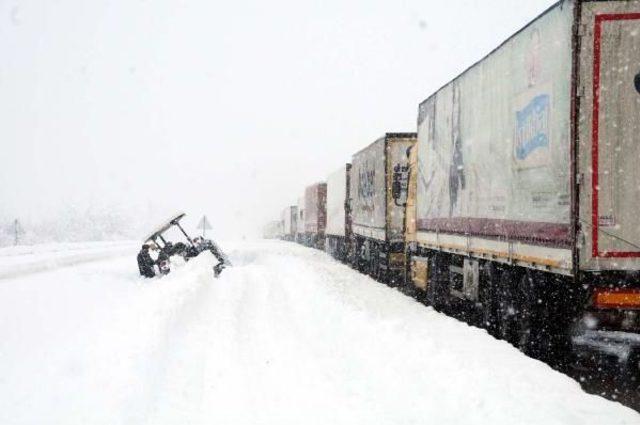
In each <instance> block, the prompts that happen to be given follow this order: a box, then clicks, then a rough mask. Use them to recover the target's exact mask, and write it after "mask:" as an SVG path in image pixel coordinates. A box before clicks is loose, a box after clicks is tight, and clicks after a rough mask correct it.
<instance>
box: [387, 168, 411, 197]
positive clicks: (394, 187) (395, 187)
mask: <svg viewBox="0 0 640 425" xmlns="http://www.w3.org/2000/svg"><path fill="white" fill-rule="evenodd" d="M408 186H409V169H408V167H402V166H400V165H397V166H396V167H395V168H394V170H393V181H392V183H391V197H392V198H393V202H395V204H396V205H398V206H403V205H404V204H405V203H406V202H407V195H408V193H407V188H408Z"/></svg>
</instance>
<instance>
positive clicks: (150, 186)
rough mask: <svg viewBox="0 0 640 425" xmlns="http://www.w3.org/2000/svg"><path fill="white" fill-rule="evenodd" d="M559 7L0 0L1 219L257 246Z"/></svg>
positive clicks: (480, 1)
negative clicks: (182, 218)
mask: <svg viewBox="0 0 640 425" xmlns="http://www.w3.org/2000/svg"><path fill="white" fill-rule="evenodd" d="M553 3H554V1H553V0H526V1H513V0H466V1H465V0H448V1H440V0H439V1H431V0H422V1H417V0H404V1H403V0H397V1H372V0H367V1H365V0H358V1H345V0H324V1H317V2H310V1H309V2H307V1H302V0H291V1H257V0H256V1H244V2H242V1H237V2H231V1H228V2H219V1H212V0H202V1H196V0H194V1H179V0H92V1H86V0H75V1H72V0H58V1H53V0H40V1H36V0H24V1H20V0H0V52H2V60H0V140H1V142H0V147H1V156H0V220H3V221H7V220H12V219H13V218H14V217H20V218H21V219H22V220H23V221H25V222H34V223H35V222H37V221H39V220H42V219H43V218H44V217H45V216H50V217H57V216H60V215H62V214H63V213H64V211H67V210H68V209H69V208H73V209H77V210H79V211H82V210H84V209H86V208H88V207H89V206H93V207H97V208H103V209H109V208H112V207H114V206H119V208H121V209H125V210H126V211H128V213H130V214H132V217H136V218H135V219H136V220H140V219H142V217H144V218H145V221H146V220H147V219H149V220H151V221H153V222H156V221H159V220H161V219H162V218H163V216H164V215H165V214H167V212H169V211H173V210H185V211H187V212H188V213H190V214H191V216H192V217H193V219H194V220H195V219H197V218H199V216H200V215H202V213H206V214H207V215H208V216H209V218H210V221H211V222H212V224H213V225H214V231H215V233H216V234H217V235H219V236H221V237H237V236H242V235H252V234H253V233H254V232H255V231H256V229H258V228H259V227H260V226H261V225H262V224H263V222H264V221H265V220H268V219H269V218H272V217H274V218H275V217H276V216H278V214H279V211H280V209H281V208H282V207H284V206H285V205H287V204H289V203H294V202H295V199H296V197H297V196H298V195H299V194H301V193H302V191H303V189H304V186H305V185H307V184H310V183H312V182H314V181H317V180H322V179H324V178H325V177H326V176H327V175H328V174H329V173H330V172H331V171H333V170H334V169H336V168H337V167H339V166H340V165H341V164H343V163H345V162H347V161H348V160H349V159H350V156H351V154H352V153H353V152H355V151H357V150H359V149H361V148H362V147H364V146H365V145H366V144H368V143H370V142H372V141H373V140H374V139H376V138H377V137H379V136H380V135H382V134H383V133H384V132H386V131H415V127H416V113H417V105H418V103H419V102H420V101H421V100H423V99H424V98H426V97H428V96H429V95H430V94H431V93H432V92H433V91H434V90H435V89H437V88H438V87H439V86H441V85H442V84H443V83H446V82H447V81H449V80H450V79H452V78H453V77H455V76H456V75H457V74H458V73H459V72H461V71H462V70H464V69H465V68H466V67H467V66H469V65H470V64H472V63H473V62H475V61H476V60H478V59H479V58H481V57H482V56H484V55H485V54H486V53H488V52H489V51H490V50H492V49H493V48H494V47H496V46H497V45H498V44H499V43H500V42H501V41H503V40H504V39H505V38H507V37H508V36H510V35H511V34H512V33H513V32H515V31H516V30H518V29H519V28H520V27H522V26H523V25H525V24H526V23H527V22H528V21H530V20H531V19H533V18H534V17H535V16H536V15H538V14H539V13H540V12H542V11H543V10H544V9H546V8H547V7H549V6H550V5H551V4H553ZM140 236H142V235H140Z"/></svg>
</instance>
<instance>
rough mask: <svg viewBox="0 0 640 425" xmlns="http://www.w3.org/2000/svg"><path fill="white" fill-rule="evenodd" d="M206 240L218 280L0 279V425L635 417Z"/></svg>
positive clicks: (246, 249)
mask: <svg viewBox="0 0 640 425" xmlns="http://www.w3.org/2000/svg"><path fill="white" fill-rule="evenodd" d="M223 246H224V247H225V248H227V250H228V251H229V250H230V251H231V260H232V261H233V263H234V265H235V267H233V268H229V269H227V270H225V271H224V272H223V274H222V276H221V277H220V278H219V279H214V278H213V276H212V272H211V269H210V268H211V265H212V264H213V263H214V262H215V261H214V260H213V258H212V257H211V256H209V255H204V256H200V257H198V258H196V259H194V260H193V261H191V262H189V263H188V264H186V265H183V266H181V267H179V268H178V269H176V270H174V273H172V274H170V275H169V276H166V277H163V278H161V279H160V278H158V279H151V280H145V279H141V278H139V277H138V275H137V268H136V264H135V248H134V247H129V248H128V250H129V252H128V253H127V254H128V255H127V256H121V255H117V254H118V253H117V250H115V249H114V250H112V252H105V256H107V255H109V256H111V258H109V259H103V260H100V261H97V260H96V261H92V262H86V263H74V264H73V265H70V266H67V267H60V268H56V269H53V270H47V271H43V272H40V273H30V274H22V275H20V274H15V273H14V274H9V273H5V277H4V278H0V338H1V341H2V343H1V345H0V423H2V424H43V423H56V424H205V423H207V424H209V423H210V424H279V425H280V424H288V423H290V424H299V423H305V424H367V425H371V424H413V423H420V424H423V423H432V424H491V425H498V424H545V425H550V424H580V425H586V424H598V425H600V424H639V423H640V415H638V414H637V413H636V412H634V411H632V410H631V409H628V408H626V407H623V406H622V405H620V404H618V403H614V402H610V401H607V400H604V399H602V398H600V397H597V396H593V395H588V394H586V393H584V392H583V391H582V390H581V389H580V387H579V385H578V384H577V383H576V382H574V381H572V380H571V379H569V378H568V377H566V376H564V375H561V374H559V373H557V372H555V371H553V370H552V369H550V368H549V367H548V366H547V365H545V364H543V363H541V362H538V361H536V360H532V359H530V358H527V357H525V356H524V355H522V354H521V353H520V352H518V351H517V350H515V349H514V348H512V347H511V346H509V345H508V344H506V343H504V342H501V341H497V340H495V339H493V338H492V337H491V336H489V335H487V333H486V332H485V331H483V330H480V329H476V328H472V327H469V326H467V325H465V324H463V323H460V322H458V321H456V320H454V319H451V318H449V317H446V316H444V315H441V314H439V313H437V312H435V311H433V310H432V309H430V308H426V307H424V306H423V305H421V304H418V303H416V302H415V301H413V300H411V299H409V298H407V297H405V296H404V295H402V294H400V293H399V292H397V291H395V290H392V289H390V288H388V287H386V286H384V285H381V284H379V283H376V282H374V281H372V280H371V279H369V278H367V277H365V276H362V275H360V274H358V273H356V272H354V271H352V270H351V269H349V268H348V267H346V266H344V265H341V264H339V263H337V262H335V261H334V260H332V259H331V258H329V257H328V256H327V255H325V254H324V253H322V252H319V251H315V250H311V249H307V248H302V247H299V246H296V245H294V244H289V243H285V242H254V243H241V244H236V245H235V246H233V245H223ZM120 248H122V247H120ZM229 248H232V249H229ZM61 249H62V248H61ZM62 250H64V249H62ZM54 251H55V250H54ZM96 251H100V248H96ZM107 251H108V250H107ZM9 254H10V253H9ZM9 254H7V255H9ZM23 255H30V254H28V253H27V254H23ZM38 255H41V256H43V257H46V255H45V254H43V253H42V252H41V251H39V254H38ZM56 255H58V254H56ZM40 260H42V258H41V259H40ZM94 260H95V259H94ZM23 261H24V260H23ZM42 261H44V260H42ZM34 262H37V259H35V258H34V259H33V261H32V263H34ZM11 264H12V262H11V261H9V260H7V259H6V258H5V259H4V260H3V262H0V276H2V273H3V268H7V267H10V266H7V265H11ZM36 269H37V268H36ZM36 269H34V270H33V271H35V270H36ZM8 276H11V277H8Z"/></svg>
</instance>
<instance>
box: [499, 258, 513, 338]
mask: <svg viewBox="0 0 640 425" xmlns="http://www.w3.org/2000/svg"><path fill="white" fill-rule="evenodd" d="M517 281H518V276H517V273H516V272H514V271H513V270H505V271H504V272H502V274H501V275H500V284H499V285H498V294H497V299H498V306H497V307H498V308H497V310H498V320H497V322H498V323H497V324H498V337H499V338H500V339H503V340H505V341H507V342H509V343H510V344H512V345H516V341H517V333H518V331H517V329H516V326H515V325H516V323H517V320H516V318H517V315H518V305H517V302H516V297H515V287H516V286H517Z"/></svg>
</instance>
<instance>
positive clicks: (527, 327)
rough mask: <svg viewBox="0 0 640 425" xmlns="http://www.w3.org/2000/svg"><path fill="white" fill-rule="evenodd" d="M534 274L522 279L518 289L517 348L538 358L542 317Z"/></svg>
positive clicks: (528, 273)
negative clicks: (539, 320)
mask: <svg viewBox="0 0 640 425" xmlns="http://www.w3.org/2000/svg"><path fill="white" fill-rule="evenodd" d="M535 284H536V282H535V280H534V276H533V274H532V272H529V271H528V272H526V273H524V274H523V275H522V277H521V278H520V281H519V282H518V285H517V287H516V290H517V292H516V297H515V299H516V303H517V314H516V317H515V320H516V323H515V329H516V332H517V333H516V335H515V336H516V341H515V342H516V347H518V349H519V350H520V351H522V352H523V353H525V354H527V355H530V356H533V357H536V356H537V355H539V354H540V353H539V350H538V348H539V344H538V342H539V337H540V335H539V332H538V331H539V329H538V328H539V326H537V325H538V323H537V320H538V319H539V317H540V313H539V310H540V308H539V306H538V288H536V287H535Z"/></svg>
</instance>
